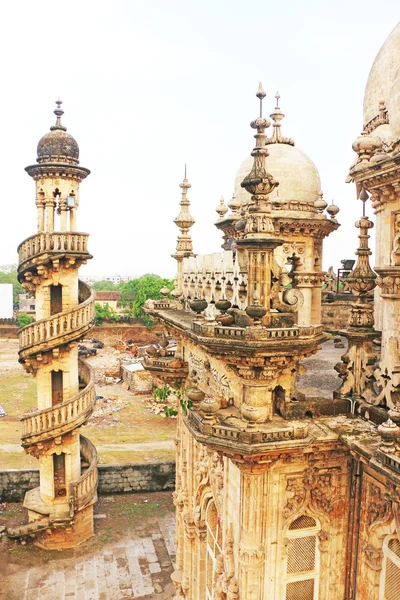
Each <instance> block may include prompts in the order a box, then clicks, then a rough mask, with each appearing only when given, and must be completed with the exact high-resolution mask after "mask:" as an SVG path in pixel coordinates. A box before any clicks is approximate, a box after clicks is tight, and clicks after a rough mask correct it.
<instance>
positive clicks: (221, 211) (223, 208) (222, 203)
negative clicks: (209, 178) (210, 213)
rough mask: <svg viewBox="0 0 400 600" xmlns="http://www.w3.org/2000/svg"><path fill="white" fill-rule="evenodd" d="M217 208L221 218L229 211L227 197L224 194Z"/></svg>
mask: <svg viewBox="0 0 400 600" xmlns="http://www.w3.org/2000/svg"><path fill="white" fill-rule="evenodd" d="M215 210H216V211H217V213H218V215H219V218H220V219H223V218H224V216H225V214H226V213H227V212H228V207H227V206H225V199H224V197H223V196H221V198H220V201H219V204H218V206H217V208H216V209H215Z"/></svg>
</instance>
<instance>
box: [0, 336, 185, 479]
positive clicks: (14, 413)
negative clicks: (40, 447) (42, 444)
mask: <svg viewBox="0 0 400 600" xmlns="http://www.w3.org/2000/svg"><path fill="white" fill-rule="evenodd" d="M119 356H120V355H115V354H114V348H112V347H105V348H104V349H102V350H99V351H98V355H97V356H95V357H93V358H90V359H89V362H90V363H91V364H92V366H93V367H94V369H95V373H96V380H97V383H96V394H97V395H98V396H103V397H104V399H103V400H101V399H100V400H99V401H98V403H97V405H96V411H95V413H94V414H93V416H92V418H91V419H90V421H89V422H88V424H87V425H86V426H84V427H83V428H82V433H83V434H84V435H86V436H87V437H88V438H90V440H91V441H92V442H93V443H94V444H95V446H96V447H97V450H98V453H99V462H100V463H107V464H110V463H126V462H149V461H153V460H159V459H166V460H170V459H173V458H174V456H175V452H174V448H175V446H174V443H173V438H174V435H175V428H176V421H175V419H171V418H168V419H167V418H166V417H165V416H164V415H163V414H155V413H154V412H152V411H151V400H152V399H151V397H150V396H142V395H133V394H131V393H130V392H129V391H127V390H125V389H124V388H123V386H122V384H121V383H114V384H109V385H103V383H102V381H103V374H104V372H105V371H110V370H111V371H112V370H114V371H115V370H116V369H117V367H118V358H119ZM0 406H2V407H3V409H4V410H5V411H6V416H3V417H1V416H0V469H7V468H8V469H13V468H14V469H19V468H37V460H36V459H34V458H32V457H31V456H28V455H27V454H25V452H24V451H23V450H22V448H21V439H20V437H21V424H20V417H21V415H22V414H23V413H27V412H29V411H30V410H32V409H33V408H34V407H35V406H36V381H35V379H34V378H33V377H32V376H31V375H29V374H27V373H26V372H25V371H24V369H23V367H22V366H21V365H20V364H19V363H18V340H15V339H6V338H2V339H0Z"/></svg>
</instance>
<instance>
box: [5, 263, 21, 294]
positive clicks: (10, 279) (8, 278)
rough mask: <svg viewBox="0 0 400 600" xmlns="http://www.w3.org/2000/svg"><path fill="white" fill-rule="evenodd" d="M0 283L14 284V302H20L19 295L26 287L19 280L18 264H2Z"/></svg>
mask: <svg viewBox="0 0 400 600" xmlns="http://www.w3.org/2000/svg"><path fill="white" fill-rule="evenodd" d="M0 283H12V284H13V286H14V288H13V290H14V302H18V296H19V294H23V293H24V288H23V287H22V285H21V284H20V282H19V281H18V277H17V265H16V264H13V265H3V266H0Z"/></svg>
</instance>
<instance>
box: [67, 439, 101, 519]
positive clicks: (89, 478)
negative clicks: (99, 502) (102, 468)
mask: <svg viewBox="0 0 400 600" xmlns="http://www.w3.org/2000/svg"><path fill="white" fill-rule="evenodd" d="M80 440H81V454H82V456H83V458H84V459H85V460H86V461H87V462H88V463H89V468H88V469H87V470H86V471H85V473H83V475H81V477H79V479H77V480H76V481H72V482H71V483H70V484H69V497H70V502H71V504H73V509H74V510H79V509H80V508H83V507H84V506H85V505H86V504H87V502H88V501H89V500H92V498H93V497H94V495H95V493H96V488H97V483H98V472H97V452H96V448H95V447H94V445H93V444H92V442H91V441H90V440H88V439H87V438H86V437H84V436H83V435H81V436H80Z"/></svg>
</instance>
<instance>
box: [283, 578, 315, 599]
mask: <svg viewBox="0 0 400 600" xmlns="http://www.w3.org/2000/svg"><path fill="white" fill-rule="evenodd" d="M314 587H315V580H314V579H303V581H292V582H291V583H288V584H287V585H286V600H314Z"/></svg>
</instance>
